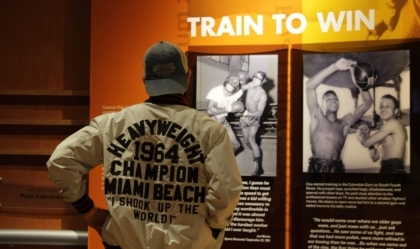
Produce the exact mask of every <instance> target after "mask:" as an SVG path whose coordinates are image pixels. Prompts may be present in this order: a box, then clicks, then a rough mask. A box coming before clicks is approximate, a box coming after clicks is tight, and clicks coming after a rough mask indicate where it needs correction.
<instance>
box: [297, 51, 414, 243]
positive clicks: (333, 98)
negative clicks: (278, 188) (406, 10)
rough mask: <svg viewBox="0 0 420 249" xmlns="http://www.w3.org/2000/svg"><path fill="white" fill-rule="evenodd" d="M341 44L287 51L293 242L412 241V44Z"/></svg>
mask: <svg viewBox="0 0 420 249" xmlns="http://www.w3.org/2000/svg"><path fill="white" fill-rule="evenodd" d="M341 45H342V46H338V45H337V46H336V47H335V49H331V50H332V51H331V52H329V51H319V50H317V51H310V50H293V51H292V53H291V58H292V60H294V65H293V67H292V70H291V74H292V77H293V78H294V80H293V81H292V85H293V86H296V88H293V89H292V117H294V118H293V119H292V120H291V123H292V124H291V127H292V141H291V144H292V145H291V161H292V163H291V165H292V166H291V186H292V187H291V210H292V211H291V223H290V224H291V238H292V239H291V248H299V249H301V248H302V249H303V248H305V249H306V248H310V249H311V248H314V249H316V248H329V249H334V248H337V249H338V248H343V249H350V248H358V249H368V248H375V249H377V248H384V249H385V248H409V249H414V248H419V246H420V243H419V241H418V232H416V228H417V227H418V226H419V225H420V217H419V215H418V212H419V211H418V210H420V205H419V203H420V202H419V201H418V200H419V198H420V192H419V191H418V189H419V187H420V185H419V182H420V180H419V178H420V175H419V170H418V167H417V165H418V164H419V157H418V153H416V151H418V146H419V145H418V143H416V140H418V139H417V138H418V137H419V131H418V130H417V129H415V128H412V127H416V126H417V125H418V123H419V122H420V120H419V118H420V116H419V113H420V112H419V106H420V105H419V104H418V103H419V102H418V97H417V96H418V93H419V88H420V85H418V84H416V81H417V79H419V76H420V72H419V71H418V70H416V69H417V68H420V66H419V63H420V62H419V60H418V58H419V55H420V49H419V45H418V43H411V44H406V45H400V46H379V45H378V46H372V49H371V50H365V51H357V50H356V49H354V48H353V49H352V48H351V46H348V45H349V44H348V43H343V44H341ZM373 48H375V49H373ZM343 51H345V52H343Z"/></svg>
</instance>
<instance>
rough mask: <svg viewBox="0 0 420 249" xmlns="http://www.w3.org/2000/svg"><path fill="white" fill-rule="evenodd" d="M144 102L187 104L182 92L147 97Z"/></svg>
mask: <svg viewBox="0 0 420 249" xmlns="http://www.w3.org/2000/svg"><path fill="white" fill-rule="evenodd" d="M146 102H148V103H153V104H166V105H184V106H188V101H187V99H186V98H185V97H184V95H182V94H167V95H160V96H154V97H149V99H147V100H146Z"/></svg>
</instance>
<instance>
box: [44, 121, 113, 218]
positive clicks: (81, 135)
mask: <svg viewBox="0 0 420 249" xmlns="http://www.w3.org/2000/svg"><path fill="white" fill-rule="evenodd" d="M100 119H106V116H105V117H104V116H102V117H101V118H100ZM97 121H98V119H94V120H92V122H91V123H90V124H89V126H86V127H84V128H82V129H80V130H79V131H77V132H75V133H74V134H72V135H70V136H69V137H68V138H66V139H65V140H64V141H62V142H61V143H60V144H59V145H58V146H57V148H56V149H55V150H54V152H53V154H52V155H51V157H50V158H49V160H48V162H47V167H48V171H49V178H50V179H51V180H52V181H53V182H54V183H55V184H56V185H58V186H59V187H60V188H61V194H62V196H63V198H64V200H65V201H68V202H71V203H72V204H73V205H74V206H75V207H76V209H78V211H79V212H80V213H85V212H87V211H89V210H90V208H91V205H92V203H91V202H92V201H91V200H90V198H89V197H88V196H87V193H86V184H85V182H84V181H83V179H82V177H83V175H85V174H87V173H88V172H89V170H91V169H93V168H94V167H96V166H98V165H100V164H102V162H103V159H102V158H103V149H102V148H103V143H102V142H103V141H102V133H101V130H100V128H99V126H98V122H97ZM89 202H90V204H89ZM78 206H79V207H80V208H82V209H83V208H84V209H85V210H81V209H79V208H78Z"/></svg>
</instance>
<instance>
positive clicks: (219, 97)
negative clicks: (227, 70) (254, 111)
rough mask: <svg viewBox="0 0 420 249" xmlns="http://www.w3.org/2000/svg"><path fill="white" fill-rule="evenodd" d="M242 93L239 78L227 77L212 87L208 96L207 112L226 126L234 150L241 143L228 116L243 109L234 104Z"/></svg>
mask: <svg viewBox="0 0 420 249" xmlns="http://www.w3.org/2000/svg"><path fill="white" fill-rule="evenodd" d="M242 94H243V91H242V90H241V87H240V84H239V80H238V78H237V77H227V78H226V79H225V81H224V82H223V85H220V86H216V87H214V88H212V89H211V90H210V92H209V93H208V94H207V96H206V99H207V100H208V104H207V114H208V115H209V116H211V117H212V118H213V119H215V120H217V121H218V122H220V123H221V124H222V125H223V126H224V127H225V128H226V130H227V132H228V135H229V138H230V140H231V142H232V147H233V149H234V151H237V150H238V149H239V148H240V147H241V143H240V142H239V140H238V138H237V137H236V135H235V132H234V131H233V129H232V127H231V125H230V123H229V121H228V120H227V117H228V114H229V113H238V112H242V111H243V109H242V108H238V107H237V106H235V105H232V104H234V103H235V102H238V100H239V99H240V98H241V96H242Z"/></svg>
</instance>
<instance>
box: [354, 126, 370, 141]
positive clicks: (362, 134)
mask: <svg viewBox="0 0 420 249" xmlns="http://www.w3.org/2000/svg"><path fill="white" fill-rule="evenodd" d="M356 133H357V137H358V139H359V141H361V140H364V139H365V138H366V137H368V136H369V134H370V129H369V127H368V126H367V125H366V124H362V125H361V126H359V129H357V132H356Z"/></svg>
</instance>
